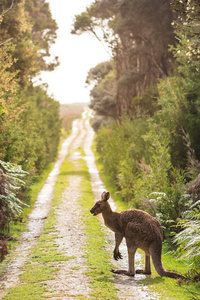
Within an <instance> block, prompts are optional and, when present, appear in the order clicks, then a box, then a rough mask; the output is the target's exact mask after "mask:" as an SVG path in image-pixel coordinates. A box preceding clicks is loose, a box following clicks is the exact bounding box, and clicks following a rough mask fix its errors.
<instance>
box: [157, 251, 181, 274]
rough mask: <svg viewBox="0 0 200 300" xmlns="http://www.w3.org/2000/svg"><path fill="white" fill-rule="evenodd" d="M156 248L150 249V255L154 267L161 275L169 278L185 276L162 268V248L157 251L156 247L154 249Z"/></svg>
mask: <svg viewBox="0 0 200 300" xmlns="http://www.w3.org/2000/svg"><path fill="white" fill-rule="evenodd" d="M156 250H157V251H155V249H154V251H151V257H152V261H153V265H154V268H155V270H156V272H157V273H158V274H159V275H160V276H162V277H163V276H165V277H170V278H175V279H178V278H185V277H184V276H183V275H181V274H178V273H176V272H172V271H166V270H165V269H164V268H163V265H162V260H161V252H162V248H161V249H159V251H158V249H156Z"/></svg>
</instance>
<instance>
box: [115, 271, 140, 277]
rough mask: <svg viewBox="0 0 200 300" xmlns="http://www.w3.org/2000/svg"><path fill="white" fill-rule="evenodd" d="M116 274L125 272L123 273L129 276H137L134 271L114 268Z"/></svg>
mask: <svg viewBox="0 0 200 300" xmlns="http://www.w3.org/2000/svg"><path fill="white" fill-rule="evenodd" d="M111 271H112V272H113V273H114V274H123V275H127V276H132V277H133V276H135V274H133V273H130V272H128V271H126V270H114V269H112V270H111Z"/></svg>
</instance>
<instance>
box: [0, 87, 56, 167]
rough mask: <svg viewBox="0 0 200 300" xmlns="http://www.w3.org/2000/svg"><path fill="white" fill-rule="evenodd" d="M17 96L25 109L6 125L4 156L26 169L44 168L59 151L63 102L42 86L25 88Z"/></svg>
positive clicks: (2, 150)
mask: <svg viewBox="0 0 200 300" xmlns="http://www.w3.org/2000/svg"><path fill="white" fill-rule="evenodd" d="M17 97H18V98H17V101H18V103H15V104H16V105H18V107H22V108H23V109H22V110H21V112H20V114H19V115H18V116H16V117H15V118H13V119H12V120H11V122H9V123H8V124H7V125H6V127H4V131H3V132H2V134H1V137H0V138H1V140H2V143H3V145H4V147H3V148H2V149H1V156H2V157H3V158H4V160H6V161H10V162H13V163H16V164H20V165H22V167H23V168H24V169H25V170H28V171H31V172H33V171H35V170H38V171H39V172H40V171H41V170H42V169H44V168H45V167H46V166H47V164H48V163H49V162H51V161H53V160H54V158H55V157H56V154H57V148H58V145H59V137H60V126H61V124H60V119H59V103H58V102H56V101H55V100H54V99H52V98H51V97H49V96H48V95H47V93H46V91H45V90H43V89H42V88H41V87H39V86H38V87H29V88H26V89H24V90H21V92H20V94H18V96H17ZM4 126H5V125H4Z"/></svg>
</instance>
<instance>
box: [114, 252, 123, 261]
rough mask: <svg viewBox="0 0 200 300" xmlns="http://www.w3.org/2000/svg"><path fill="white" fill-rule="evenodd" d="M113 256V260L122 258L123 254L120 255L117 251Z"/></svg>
mask: <svg viewBox="0 0 200 300" xmlns="http://www.w3.org/2000/svg"><path fill="white" fill-rule="evenodd" d="M113 257H114V259H115V260H118V259H122V258H123V256H122V255H121V253H120V252H117V253H115V252H114V255H113Z"/></svg>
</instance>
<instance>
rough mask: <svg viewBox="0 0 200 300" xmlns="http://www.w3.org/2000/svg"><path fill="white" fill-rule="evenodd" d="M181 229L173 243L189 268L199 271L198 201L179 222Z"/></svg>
mask: <svg viewBox="0 0 200 300" xmlns="http://www.w3.org/2000/svg"><path fill="white" fill-rule="evenodd" d="M179 226H181V228H182V229H183V230H182V231H181V232H180V233H178V234H177V235H176V238H175V242H176V243H177V244H178V245H179V249H178V250H179V252H180V255H181V258H184V259H187V260H188V261H189V262H190V264H191V266H192V267H193V268H194V267H195V268H197V269H199V265H200V247H199V246H200V201H197V202H196V203H195V204H193V205H192V207H191V208H190V210H188V211H187V212H186V213H185V215H184V219H183V220H180V221H179Z"/></svg>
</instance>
